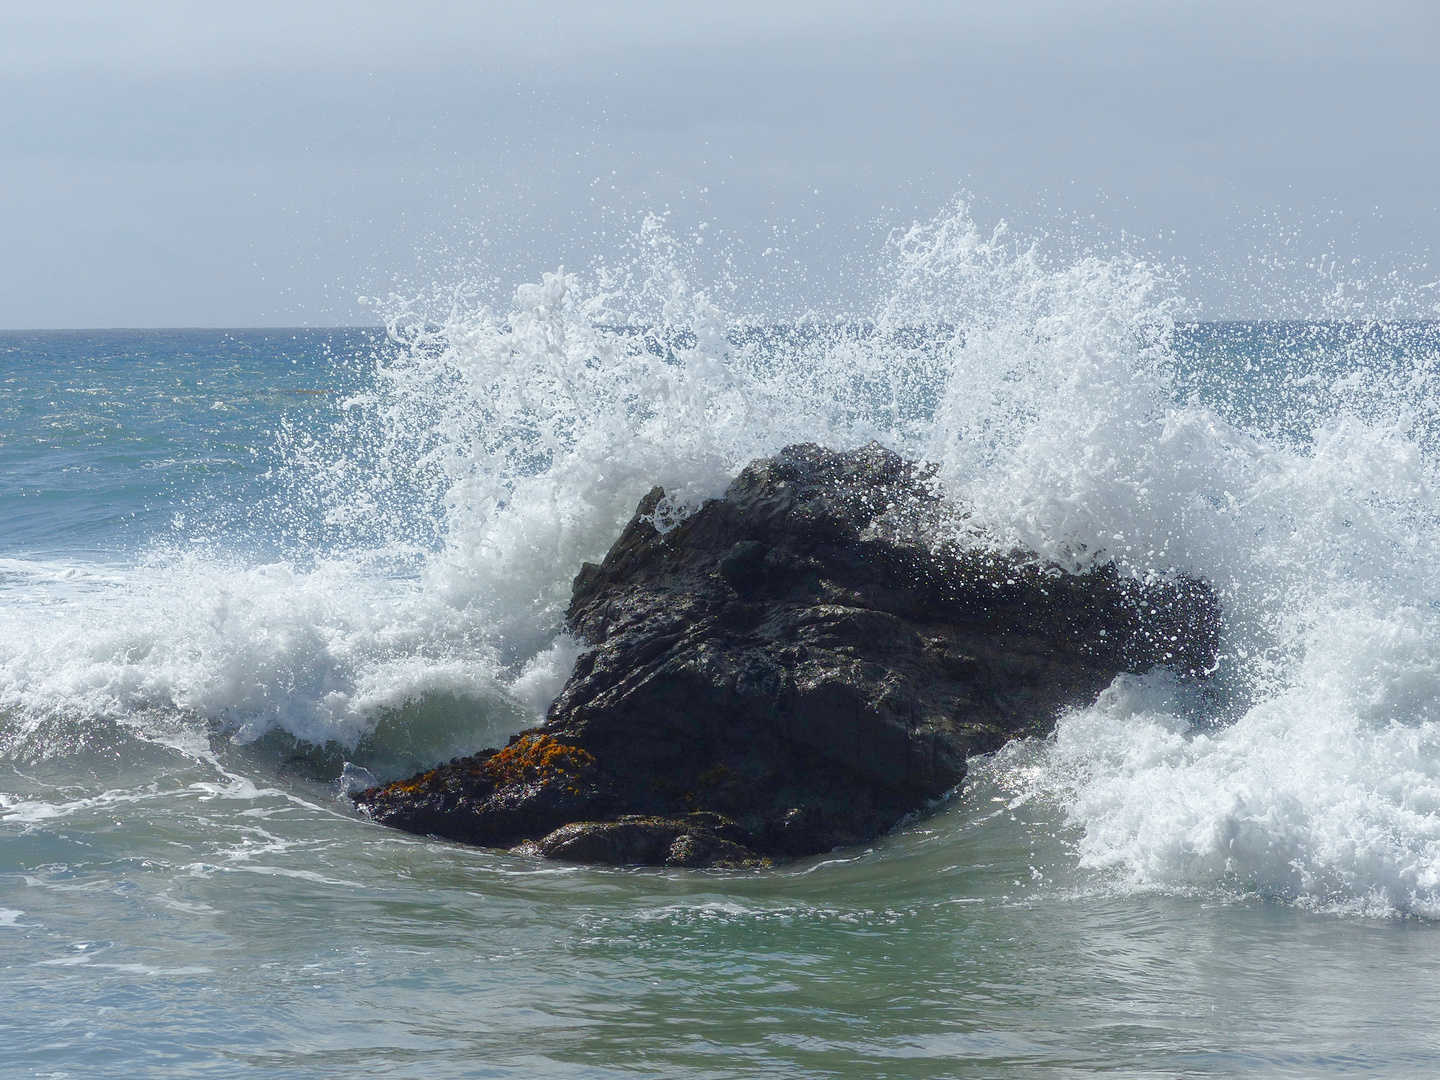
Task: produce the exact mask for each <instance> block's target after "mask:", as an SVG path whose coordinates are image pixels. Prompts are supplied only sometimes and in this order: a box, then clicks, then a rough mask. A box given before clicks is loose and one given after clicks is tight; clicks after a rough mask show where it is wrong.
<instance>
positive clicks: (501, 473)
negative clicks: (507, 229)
mask: <svg viewBox="0 0 1440 1080" xmlns="http://www.w3.org/2000/svg"><path fill="white" fill-rule="evenodd" d="M635 250H636V252H637V254H636V256H635V258H634V260H633V261H632V262H631V263H628V264H625V265H621V266H599V267H596V268H593V269H591V270H589V271H587V272H585V273H576V272H574V271H567V270H565V269H564V268H561V269H557V270H556V271H555V272H554V273H548V274H545V275H543V276H542V277H541V279H540V281H538V282H536V283H532V284H524V285H521V286H520V287H519V288H517V289H516V291H515V293H514V296H513V300H512V301H511V302H510V303H508V304H507V305H503V306H500V305H487V304H486V303H483V302H481V301H480V300H479V299H478V293H475V292H473V291H471V290H469V289H467V288H465V287H463V286H462V287H459V288H455V289H451V290H448V291H445V292H444V293H434V294H426V295H421V296H405V297H402V296H395V297H392V298H390V299H389V300H387V301H385V302H384V308H385V311H386V314H387V323H388V325H387V337H388V344H387V345H386V347H385V348H383V349H381V350H378V351H377V352H375V353H374V354H373V356H371V355H370V354H366V356H365V357H356V358H352V361H351V363H352V365H354V366H356V367H359V368H362V369H363V371H361V375H363V378H361V379H360V380H359V381H360V382H361V383H362V385H361V388H360V389H358V390H356V391H355V392H353V393H350V394H349V395H348V396H346V397H345V398H344V399H343V400H342V401H340V402H338V403H337V405H336V408H335V409H334V411H333V412H331V413H328V414H326V413H317V414H316V417H317V418H315V419H311V420H303V421H302V420H291V421H289V422H284V423H281V425H280V426H279V428H278V429H277V430H278V436H277V438H278V448H277V451H276V452H277V454H278V455H279V457H280V458H281V459H282V463H281V465H280V466H279V467H278V468H277V469H276V470H275V472H274V474H273V477H272V483H273V487H274V493H273V496H272V498H271V499H270V501H269V502H268V503H267V504H266V505H265V506H263V507H260V508H258V509H257V510H256V512H255V513H254V514H252V515H251V518H250V520H251V521H252V524H255V527H257V528H261V527H263V528H266V529H269V530H271V532H272V533H273V534H274V536H275V537H283V542H280V541H278V540H277V541H276V544H277V547H278V548H279V549H280V552H281V553H280V555H279V556H278V557H276V558H271V559H267V560H255V559H248V560H247V559H246V558H245V557H242V556H240V555H237V554H236V553H235V552H233V551H232V552H229V553H227V552H226V551H225V550H224V545H223V544H215V543H212V544H211V545H210V546H209V547H205V548H201V549H197V550H193V551H186V552H183V553H177V552H176V551H175V550H174V549H173V548H166V547H160V548H157V550H156V553H155V555H154V557H153V558H151V559H150V560H149V561H148V562H145V563H144V564H143V565H137V566H128V567H110V568H102V569H92V570H91V571H85V572H83V573H82V572H80V571H77V570H76V569H75V568H74V567H64V566H59V565H58V564H57V565H56V566H51V567H47V566H41V565H39V564H27V565H26V566H24V567H14V568H11V570H10V571H9V573H10V576H9V578H8V580H9V582H10V584H9V585H8V586H6V588H7V590H8V591H7V595H8V596H14V597H22V598H23V597H29V598H30V600H27V601H25V602H17V603H16V604H15V605H13V606H12V608H11V612H12V614H11V615H10V617H9V618H8V624H7V629H6V637H5V643H4V649H3V652H0V709H5V710H8V711H9V715H10V719H9V720H8V721H6V723H8V724H10V725H11V726H12V727H14V726H15V725H17V724H18V725H20V726H22V727H23V726H24V725H25V724H27V723H31V722H32V721H33V719H34V718H35V717H38V716H44V715H50V714H54V713H57V712H67V713H75V714H80V715H92V716H101V715H103V716H111V717H121V718H127V717H128V718H137V717H144V716H147V715H158V714H161V713H169V714H173V713H177V712H178V713H180V714H182V715H184V716H188V717H193V718H194V719H195V721H196V723H198V724H200V725H202V726H209V727H210V728H211V729H213V730H222V731H226V732H230V733H232V734H233V735H235V736H236V737H237V738H239V739H242V740H248V739H254V738H257V737H260V736H262V735H264V734H265V733H266V732H270V731H283V732H287V733H288V734H289V735H290V736H293V737H295V738H298V739H300V740H304V741H306V742H309V743H314V744H322V743H334V744H338V745H341V746H344V747H355V746H357V745H360V744H363V743H365V741H366V740H371V741H372V742H373V741H374V740H376V739H380V740H381V741H384V740H387V739H388V740H391V743H392V746H393V745H398V744H399V742H403V741H404V739H405V738H406V737H407V736H405V735H404V734H403V732H404V731H407V730H419V729H421V728H425V727H426V726H427V725H428V726H429V728H430V729H431V730H430V731H429V734H427V735H425V736H424V738H422V739H420V742H419V743H412V744H410V745H412V748H413V747H414V746H422V747H423V749H420V750H415V751H414V754H418V755H419V756H420V757H422V758H423V757H426V756H428V757H430V758H433V759H438V758H439V757H442V756H449V753H450V752H452V751H454V752H459V751H460V750H462V749H465V748H470V747H473V746H475V745H479V744H480V743H482V742H487V741H489V742H493V741H494V739H495V737H496V733H503V732H505V731H512V730H515V729H517V728H519V727H521V726H523V725H524V724H526V723H530V722H533V721H534V720H535V719H537V718H538V717H539V716H540V715H541V714H542V713H543V710H544V708H545V706H546V705H547V704H548V702H549V700H550V699H551V698H552V697H553V696H554V694H555V692H556V691H557V690H558V688H559V686H560V685H561V684H562V683H563V681H564V678H565V677H566V674H567V673H568V670H569V667H570V665H571V663H572V662H573V659H574V656H575V652H576V648H577V646H576V644H575V643H574V642H571V641H569V640H568V639H566V638H565V637H564V636H563V634H562V633H561V629H562V623H563V611H564V608H565V605H566V604H567V602H568V599H569V591H570V582H571V580H572V578H573V575H574V573H575V572H576V570H577V569H578V567H579V565H580V563H581V562H582V561H584V560H595V559H597V558H599V557H600V556H602V555H603V553H604V551H605V550H606V548H607V547H608V545H609V544H610V542H611V541H612V540H613V538H614V537H615V535H617V533H618V532H619V530H620V529H621V527H622V526H623V524H624V522H625V521H626V520H627V519H628V517H629V515H630V514H631V513H632V512H633V509H634V507H635V505H636V503H637V502H638V501H639V500H640V498H641V497H642V496H643V495H644V494H645V493H646V492H647V491H648V490H649V489H650V488H651V487H652V486H654V485H656V484H659V485H661V486H663V487H664V488H665V489H666V492H667V498H666V501H665V503H664V504H663V506H662V509H661V511H660V520H661V523H662V524H664V523H666V522H668V521H673V520H676V519H678V518H680V517H683V516H684V515H685V514H686V513H688V512H689V511H690V510H692V509H693V508H694V507H696V506H697V505H699V504H700V502H702V501H703V500H704V499H706V498H709V497H712V496H714V495H717V494H719V492H720V491H722V490H723V488H724V487H725V485H726V484H727V483H728V482H729V480H730V479H731V478H732V477H733V476H734V475H735V473H736V472H737V471H738V470H739V469H740V468H741V467H743V466H744V464H745V463H746V462H748V461H749V460H751V459H753V458H754V457H757V456H760V455H764V454H768V453H772V452H774V451H775V450H777V449H779V448H780V447H782V446H784V445H786V444H787V443H791V442H796V441H802V440H811V441H815V442H819V443H823V444H826V445H829V446H832V447H835V448H838V449H847V448H851V447H854V446H857V445H860V444H863V443H865V442H867V441H869V440H872V439H874V440H878V441H880V442H881V443H883V444H885V445H887V446H889V447H891V448H893V449H895V450H897V451H899V452H900V453H902V454H906V455H909V456H912V457H916V458H921V459H924V460H926V461H929V462H931V463H933V464H934V465H935V466H936V468H937V475H938V477H939V479H940V481H941V482H942V483H943V485H944V486H945V488H946V489H947V490H948V492H949V494H950V495H951V496H952V497H953V498H955V499H956V500H959V501H962V502H964V503H965V504H966V505H967V506H968V507H970V508H971V509H972V511H973V514H974V518H973V520H975V521H980V522H983V523H984V526H985V529H986V531H987V533H988V535H990V536H993V537H998V538H1000V539H1001V540H1002V541H1003V542H1016V543H1024V544H1027V545H1029V546H1031V547H1033V548H1035V549H1036V550H1038V551H1040V552H1042V553H1043V554H1044V555H1046V556H1047V557H1049V558H1052V559H1054V560H1056V561H1057V562H1060V563H1061V564H1063V565H1066V566H1068V567H1070V568H1072V569H1073V570H1076V571H1082V570H1084V569H1085V568H1087V567H1089V566H1092V565H1095V564H1097V563H1102V562H1113V563H1115V564H1116V565H1117V566H1118V567H1119V568H1120V569H1121V570H1122V571H1123V572H1126V573H1130V574H1134V575H1137V576H1148V575H1159V576H1163V575H1169V574H1174V573H1186V574H1192V575H1198V576H1202V577H1205V578H1207V579H1208V580H1210V581H1211V582H1213V583H1214V585H1215V587H1216V589H1217V591H1218V592H1219V595H1220V596H1221V598H1222V603H1223V605H1224V609H1225V619H1226V627H1225V634H1224V640H1223V644H1222V653H1223V655H1222V658H1221V661H1220V665H1219V667H1218V669H1217V671H1216V672H1215V676H1214V679H1213V680H1212V686H1211V687H1210V688H1209V689H1208V690H1207V691H1206V693H1205V694H1204V695H1201V696H1198V697H1197V696H1196V695H1194V694H1193V693H1192V692H1191V691H1190V690H1187V689H1186V688H1182V687H1177V686H1175V685H1173V684H1170V683H1168V682H1167V681H1166V680H1165V679H1164V678H1162V677H1160V676H1158V675H1157V676H1152V677H1149V678H1144V679H1133V678H1127V679H1122V680H1120V681H1119V682H1117V683H1116V685H1114V686H1112V687H1111V688H1110V690H1109V691H1107V692H1106V694H1104V695H1102V697H1101V699H1100V700H1099V701H1098V702H1097V703H1096V704H1095V705H1094V706H1093V707H1090V708H1087V709H1081V710H1077V711H1075V712H1073V713H1071V714H1070V715H1068V716H1066V717H1065V718H1063V719H1062V721H1061V723H1060V725H1059V729H1058V731H1057V733H1056V736H1055V738H1054V740H1053V741H1052V742H1050V743H1048V744H1046V745H1045V746H1043V747H1040V748H1038V750H1037V748H1035V747H1031V748H1029V749H1028V750H1026V751H1025V754H1028V755H1029V756H1024V755H1021V752H1020V751H1019V750H1017V751H1015V752H1014V753H1016V754H1017V755H1021V756H1020V757H1017V758H1016V763H1015V764H1014V770H1015V775H1016V776H1017V777H1019V778H1020V780H1018V781H1017V782H1023V784H1024V785H1027V786H1028V787H1029V788H1030V789H1031V790H1032V791H1034V792H1035V793H1037V794H1041V795H1043V796H1045V797H1047V798H1050V799H1052V800H1054V801H1055V802H1056V803H1057V805H1058V806H1059V807H1060V810H1059V812H1060V813H1062V814H1063V815H1064V816H1065V817H1066V818H1067V819H1068V821H1069V822H1070V823H1071V825H1072V826H1073V828H1074V830H1075V836H1076V838H1077V839H1076V844H1077V853H1078V859H1079V861H1080V863H1081V864H1082V865H1083V866H1084V867H1088V868H1091V869H1093V870H1094V871H1096V872H1097V873H1100V874H1101V875H1103V876H1104V878H1105V879H1106V880H1108V881H1113V882H1121V883H1123V884H1124V885H1125V886H1126V887H1129V888H1140V889H1171V888H1182V887H1183V888H1189V887H1197V886H1199V887H1214V888H1222V889H1233V888H1241V889H1250V890H1261V891H1264V892H1267V893H1269V894H1273V895H1276V896H1282V897H1285V898H1287V899H1290V900H1294V901H1296V902H1301V903H1308V904H1313V905H1316V906H1327V905H1329V906H1342V907H1343V906H1345V905H1350V906H1351V907H1355V908H1357V909H1362V908H1363V909H1364V910H1376V911H1379V910H1386V911H1390V910H1400V911H1413V912H1420V913H1425V914H1428V915H1435V916H1440V847H1437V846H1436V845H1437V843H1440V727H1437V726H1436V725H1440V714H1437V708H1440V706H1437V702H1440V647H1437V640H1440V637H1437V631H1440V623H1437V619H1440V546H1437V541H1440V513H1437V503H1436V498H1435V490H1436V489H1435V483H1436V455H1435V439H1436V436H1437V434H1440V415H1437V410H1436V406H1435V400H1436V399H1435V395H1434V392H1433V390H1434V385H1435V381H1434V380H1435V375H1436V367H1437V360H1440V336H1437V334H1436V333H1435V332H1434V330H1433V327H1431V326H1430V324H1421V323H1414V324H1407V323H1398V322H1382V321H1365V320H1364V319H1363V318H1361V319H1353V318H1352V319H1351V321H1348V322H1344V323H1314V322H1312V323H1271V324H1264V325H1251V326H1248V327H1247V326H1233V327H1224V326H1209V327H1205V326H1196V325H1191V324H1187V323H1186V322H1185V321H1184V319H1185V311H1186V308H1185V305H1184V302H1183V300H1182V298H1181V296H1180V294H1179V286H1178V280H1179V279H1178V276H1177V274H1176V272H1175V271H1174V269H1173V268H1167V267H1164V266H1157V265H1155V264H1154V263H1152V262H1150V261H1148V260H1146V259H1143V258H1136V257H1130V256H1124V255H1107V256H1104V257H1101V256H1093V255H1091V256H1083V255H1082V256H1078V257H1067V258H1060V257H1057V256H1054V255H1052V254H1049V253H1047V251H1046V249H1045V248H1044V246H1043V245H1041V244H1040V243H1038V242H1036V241H1033V240H1031V239H1027V238H1025V237H1023V236H1018V235H1016V234H1014V233H1013V232H1012V231H1010V230H1009V229H1007V228H1006V227H1004V226H1003V225H1002V226H1000V227H998V228H995V229H991V230H988V231H986V230H981V229H980V228H978V227H977V226H976V224H975V223H974V222H973V221H972V220H971V218H970V216H969V215H968V213H967V212H966V211H965V208H964V207H963V206H956V207H952V208H950V209H949V210H948V211H946V212H945V213H943V214H941V215H939V216H937V218H936V219H935V220H933V221H930V222H928V223H922V224H917V225H915V226H914V227H912V228H910V229H908V230H905V231H903V232H901V233H899V234H897V235H896V236H895V237H894V238H892V241H891V243H890V244H889V245H888V246H887V247H886V250H885V255H884V260H885V265H886V269H885V271H884V273H883V274H882V278H883V280H884V282H885V284H884V285H883V287H882V288H881V289H880V294H879V298H878V299H877V301H876V303H875V306H874V308H873V310H872V311H870V312H869V313H867V314H866V315H865V316H863V317H859V318H854V317H851V318H846V319H843V320H839V321H834V322H825V321H821V320H815V319H803V320H792V321H787V322H786V323H784V324H783V325H776V324H775V323H773V322H772V321H768V320H757V319H753V318H746V317H745V316H744V315H743V314H741V313H735V312H728V311H726V310H725V309H724V307H723V305H722V304H721V302H720V300H719V299H718V298H719V297H720V296H721V295H722V294H723V293H724V292H725V291H726V290H724V289H722V288H720V287H719V286H717V287H716V288H714V289H707V288H705V287H702V286H701V285H699V284H697V283H696V282H695V281H694V280H693V276H692V275H691V274H689V273H687V271H686V270H685V269H684V266H685V259H684V253H683V251H681V250H680V246H679V245H677V243H676V241H674V240H673V239H672V238H671V237H669V236H668V235H667V234H666V232H665V227H664V225H663V223H662V222H660V221H658V220H655V219H650V220H649V221H647V222H646V223H645V225H644V226H643V227H642V229H641V230H640V233H639V235H638V236H637V238H636V246H635ZM1347 295H1348V294H1347ZM1376 310H1380V311H1384V312H1387V313H1388V312H1390V311H1391V308H1390V307H1387V306H1386V305H1384V304H1379V305H1378V307H1377V308H1376ZM1347 314H1348V315H1352V316H1353V315H1354V314H1355V313H1354V311H1351V310H1350V309H1347ZM1362 314H1363V313H1362ZM76 574H79V576H78V577H77V576H76ZM87 574H89V576H86V575H87ZM42 594H43V595H45V596H47V597H49V598H50V599H51V600H53V604H50V606H49V607H48V608H47V607H46V605H45V604H40V603H36V602H31V601H33V600H34V598H35V597H37V596H40V595H42ZM56 605H58V608H57V607H56ZM56 610H63V611H64V612H65V613H66V618H65V619H64V620H60V621H58V622H57V620H56V619H55V618H54V613H55V611H56ZM427 702H428V703H429V704H428V705H427V704H426V703H427ZM440 702H448V703H450V704H448V705H441V704H438V703H440ZM456 703H468V704H463V705H457V704H456ZM427 709H428V710H429V711H428V712H427ZM407 710H408V711H407ZM27 718H29V719H27ZM137 722H138V721H137ZM417 737H418V736H417ZM397 740H398V742H397ZM412 756H414V755H412ZM1021 757H1023V764H1022V763H1021Z"/></svg>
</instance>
